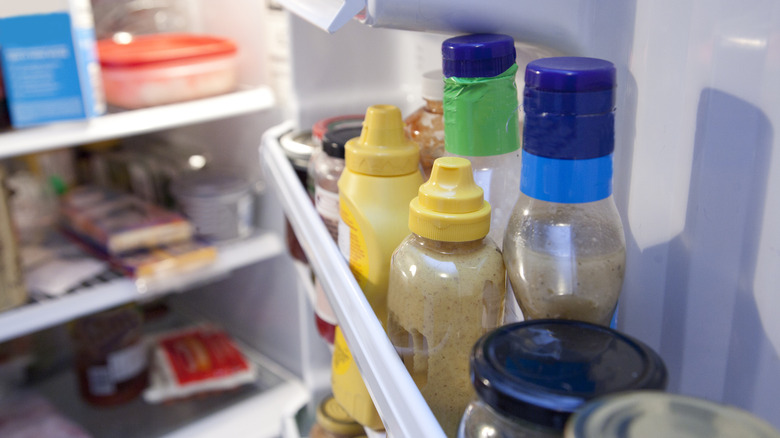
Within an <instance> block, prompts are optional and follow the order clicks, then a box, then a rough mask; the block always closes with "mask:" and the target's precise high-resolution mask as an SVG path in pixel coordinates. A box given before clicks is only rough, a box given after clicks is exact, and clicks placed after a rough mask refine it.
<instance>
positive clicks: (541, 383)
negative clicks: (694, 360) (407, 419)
mask: <svg viewBox="0 0 780 438" xmlns="http://www.w3.org/2000/svg"><path fill="white" fill-rule="evenodd" d="M470 369H471V381H472V383H473V385H474V389H475V391H476V394H477V398H476V399H475V400H473V401H472V402H471V403H470V404H469V406H468V407H467V408H466V410H465V413H464V415H463V418H462V420H461V423H460V427H459V430H458V437H461V438H483V437H491V438H493V437H495V438H498V437H501V438H504V437H506V438H509V437H512V438H517V437H520V438H560V437H562V436H563V429H564V425H565V424H566V421H567V420H568V418H569V417H570V416H571V414H572V413H573V412H575V411H576V410H577V409H578V408H579V407H580V406H582V405H583V404H584V403H586V402H587V401H589V400H592V399H595V398H598V397H601V396H604V395H607V394H612V393H616V392H622V391H630V390H638V389H656V390H658V389H664V388H665V387H666V381H667V373H666V367H665V365H664V363H663V361H662V360H661V358H660V356H658V354H656V353H655V352H654V351H653V350H652V349H650V348H649V347H648V346H647V345H645V344H643V343H642V342H640V341H638V340H636V339H633V338H631V337H629V336H626V335H624V334H621V333H619V332H617V331H615V330H612V329H610V328H607V327H603V326H599V325H595V324H590V323H586V322H581V321H565V320H534V321H525V322H520V323H514V324H508V325H505V326H503V327H501V328H499V329H496V330H494V331H493V332H491V333H489V334H487V335H485V336H483V337H482V338H480V339H479V341H478V342H477V343H476V344H475V346H474V350H473V353H472V356H471V368H470ZM659 436H660V435H659Z"/></svg>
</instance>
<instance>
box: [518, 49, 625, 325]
mask: <svg viewBox="0 0 780 438" xmlns="http://www.w3.org/2000/svg"><path fill="white" fill-rule="evenodd" d="M614 87H615V66H614V65H613V64H612V63H611V62H608V61H604V60H600V59H594V58H579V57H558V58H545V59H539V60H536V61H532V62H530V63H529V64H528V66H527V67H526V85H525V92H524V96H525V100H524V110H525V126H524V130H523V137H524V139H523V158H522V162H523V168H522V172H521V181H520V191H521V193H520V195H519V197H518V198H517V202H516V204H515V207H514V209H513V211H512V215H511V217H510V219H509V223H508V225H507V228H506V234H505V236H504V246H503V249H504V261H505V262H506V266H507V273H508V274H509V280H510V283H511V285H512V289H513V290H514V294H515V297H516V298H517V301H518V303H519V304H520V308H521V309H522V311H523V316H524V317H525V318H526V319H535V318H562V319H576V320H581V321H588V322H592V323H596V324H603V325H609V324H610V321H611V320H612V316H613V314H614V310H615V308H616V306H617V301H618V296H619V294H620V290H621V288H622V285H623V276H624V270H625V258H626V252H625V237H624V233H623V226H622V222H621V220H620V216H619V215H618V211H617V208H616V206H615V202H614V199H613V197H612V152H613V150H614V101H615V98H614Z"/></svg>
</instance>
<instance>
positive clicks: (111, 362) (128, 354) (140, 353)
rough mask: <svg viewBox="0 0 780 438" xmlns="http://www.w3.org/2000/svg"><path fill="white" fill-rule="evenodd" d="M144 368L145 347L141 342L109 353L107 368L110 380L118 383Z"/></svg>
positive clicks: (135, 374)
mask: <svg viewBox="0 0 780 438" xmlns="http://www.w3.org/2000/svg"><path fill="white" fill-rule="evenodd" d="M145 368H146V348H144V344H143V342H138V343H137V344H135V345H132V346H130V347H127V348H125V349H122V350H119V351H117V352H114V353H111V354H110V355H109V356H108V370H109V375H110V378H111V380H112V382H115V383H120V382H124V381H126V380H130V379H131V378H133V377H135V376H137V375H138V374H140V373H141V372H142V371H143V370H144V369H145Z"/></svg>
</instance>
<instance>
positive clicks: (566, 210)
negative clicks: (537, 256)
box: [503, 193, 625, 255]
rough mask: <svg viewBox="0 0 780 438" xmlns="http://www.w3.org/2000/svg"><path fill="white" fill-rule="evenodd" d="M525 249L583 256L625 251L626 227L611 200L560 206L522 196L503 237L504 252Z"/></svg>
mask: <svg viewBox="0 0 780 438" xmlns="http://www.w3.org/2000/svg"><path fill="white" fill-rule="evenodd" d="M517 247H523V248H526V249H531V250H535V251H539V252H550V253H560V252H561V251H563V252H566V253H570V254H571V252H572V251H574V252H575V253H578V254H580V255H586V254H589V253H598V254H603V253H605V252H611V251H624V250H625V235H624V232H623V224H622V221H621V219H620V215H619V214H618V211H617V207H616V206H615V202H614V200H613V199H612V197H611V196H610V197H608V198H605V199H602V200H599V201H595V202H588V203H581V204H559V203H554V202H547V201H542V200H539V199H534V198H531V197H529V196H527V195H525V194H524V193H520V196H519V198H518V200H517V203H516V204H515V207H514V209H513V211H512V215H511V216H510V218H509V222H508V224H507V228H506V234H505V235H504V245H503V248H504V251H505V252H507V251H512V250H513V249H516V248H517Z"/></svg>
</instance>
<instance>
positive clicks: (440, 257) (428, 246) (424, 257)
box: [393, 233, 504, 270]
mask: <svg viewBox="0 0 780 438" xmlns="http://www.w3.org/2000/svg"><path fill="white" fill-rule="evenodd" d="M393 264H394V265H395V266H396V267H404V266H405V267H410V266H416V268H415V269H421V268H422V269H433V270H435V269H437V267H442V266H444V265H446V264H449V265H451V266H456V267H461V266H462V267H468V266H481V267H483V268H486V269H492V270H503V269H504V266H503V257H502V255H501V250H500V249H499V248H498V246H497V245H496V244H495V243H494V242H493V241H492V240H491V239H490V238H487V237H485V238H483V239H479V240H474V241H470V242H441V241H437V240H432V239H426V238H424V237H421V236H419V235H417V234H414V233H411V234H410V235H409V236H407V237H406V238H405V239H404V240H403V241H402V242H401V244H400V245H399V246H398V248H397V249H396V251H395V254H394V255H393ZM451 266H450V267H451Z"/></svg>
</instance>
